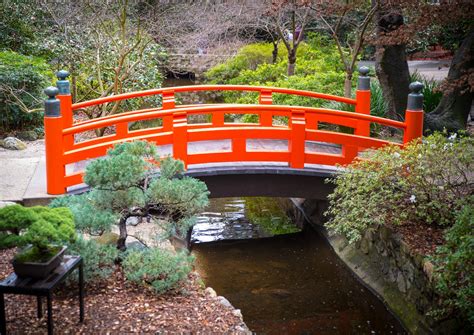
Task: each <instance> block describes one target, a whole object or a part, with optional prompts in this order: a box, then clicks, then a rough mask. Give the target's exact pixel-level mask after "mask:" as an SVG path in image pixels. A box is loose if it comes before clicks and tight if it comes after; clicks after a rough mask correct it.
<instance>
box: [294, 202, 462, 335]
mask: <svg viewBox="0 0 474 335" xmlns="http://www.w3.org/2000/svg"><path fill="white" fill-rule="evenodd" d="M292 200H293V203H294V204H295V206H296V207H297V208H298V209H299V210H300V211H302V213H303V215H304V216H305V218H306V220H307V221H308V222H309V224H311V225H312V226H313V227H314V228H315V229H317V230H318V231H320V232H322V233H323V234H324V235H325V236H326V237H327V238H328V241H329V243H330V244H331V246H332V247H333V249H334V251H335V252H336V253H337V254H338V256H339V257H340V258H341V259H342V260H343V261H344V262H345V263H346V264H347V265H348V266H349V267H350V268H351V269H352V271H353V272H354V273H355V274H356V275H357V276H358V277H359V278H360V279H361V280H362V281H363V282H364V283H365V284H366V286H368V287H369V288H371V289H372V290H373V291H375V293H376V294H377V295H378V296H379V297H380V298H381V299H382V300H383V301H384V302H385V303H386V305H387V306H388V307H389V308H390V309H391V310H392V312H393V313H394V314H395V315H396V316H397V317H398V318H399V319H400V321H401V322H402V323H403V324H404V325H405V327H406V328H407V330H408V331H409V332H410V333H412V334H460V333H462V331H461V328H462V324H461V323H459V322H458V321H457V320H444V321H442V322H435V321H434V320H433V319H432V318H430V317H429V316H427V315H426V313H427V312H429V311H430V309H431V308H432V307H433V306H435V305H436V301H437V297H436V295H435V294H434V290H433V282H432V273H433V266H432V264H431V263H430V262H429V261H428V260H426V259H425V258H424V257H423V256H421V255H419V254H416V253H414V252H412V251H411V250H410V248H409V247H408V245H407V244H406V243H405V242H403V241H402V239H401V236H400V234H398V233H396V232H394V231H393V230H391V229H389V228H387V227H379V228H377V229H370V230H368V231H367V232H366V234H365V235H364V236H363V238H362V239H361V240H360V241H359V242H358V243H355V244H352V245H350V244H348V242H347V240H346V239H345V238H344V237H342V236H330V235H328V234H327V231H326V229H325V228H324V227H323V224H324V222H325V218H324V215H323V213H324V212H325V210H326V209H327V206H328V204H327V201H321V200H309V199H292Z"/></svg>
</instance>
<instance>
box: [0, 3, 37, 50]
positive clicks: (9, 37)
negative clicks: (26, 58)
mask: <svg viewBox="0 0 474 335" xmlns="http://www.w3.org/2000/svg"><path fill="white" fill-rule="evenodd" d="M45 15H46V13H45V12H44V11H43V10H42V9H41V8H39V6H32V5H31V1H29V0H15V1H10V0H6V1H2V2H1V3H0V50H12V51H16V52H20V53H31V52H34V51H36V49H37V43H38V42H37V38H38V36H37V32H38V30H39V29H41V28H43V27H44V17H45Z"/></svg>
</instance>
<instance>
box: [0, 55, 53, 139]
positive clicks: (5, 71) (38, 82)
mask: <svg viewBox="0 0 474 335" xmlns="http://www.w3.org/2000/svg"><path fill="white" fill-rule="evenodd" d="M52 77H53V74H52V72H51V71H50V68H49V66H48V64H47V63H46V61H45V60H44V59H42V58H38V57H29V56H24V55H21V54H18V53H16V52H12V51H0V131H10V130H17V129H33V128H35V127H41V126H42V124H43V113H42V111H41V110H42V107H43V97H44V94H43V89H44V88H45V87H46V86H48V85H49V83H50V81H51V78H52Z"/></svg>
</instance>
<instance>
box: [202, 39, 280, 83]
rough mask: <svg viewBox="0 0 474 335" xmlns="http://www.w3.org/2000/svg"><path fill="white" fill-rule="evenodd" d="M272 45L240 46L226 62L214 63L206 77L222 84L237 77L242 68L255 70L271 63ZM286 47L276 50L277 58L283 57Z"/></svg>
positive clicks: (253, 44) (254, 44)
mask: <svg viewBox="0 0 474 335" xmlns="http://www.w3.org/2000/svg"><path fill="white" fill-rule="evenodd" d="M272 51H273V45H272V44H271V43H252V44H248V45H246V46H244V47H242V48H241V49H240V50H239V51H238V52H237V54H236V55H235V56H234V57H232V58H231V59H229V60H227V61H226V62H224V63H222V64H219V65H216V66H214V67H213V68H211V69H210V70H209V71H207V72H206V79H207V80H208V81H210V82H212V83H215V84H223V83H226V82H227V81H228V80H230V79H232V78H235V77H237V76H238V75H239V74H240V73H241V72H242V71H244V70H256V69H257V67H258V66H259V65H261V64H270V63H272ZM286 55H287V52H286V49H284V48H280V49H279V50H278V60H279V61H281V60H283V59H285V57H286Z"/></svg>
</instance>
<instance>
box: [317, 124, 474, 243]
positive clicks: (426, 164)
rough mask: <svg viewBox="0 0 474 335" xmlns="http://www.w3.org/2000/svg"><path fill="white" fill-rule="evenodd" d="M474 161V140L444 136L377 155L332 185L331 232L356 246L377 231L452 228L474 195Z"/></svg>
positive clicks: (386, 148) (384, 150) (373, 155)
mask: <svg viewBox="0 0 474 335" xmlns="http://www.w3.org/2000/svg"><path fill="white" fill-rule="evenodd" d="M473 156H474V139H473V138H471V137H462V138H456V135H452V136H450V137H449V138H447V137H446V136H445V134H440V133H437V134H434V135H432V136H429V137H426V138H425V139H424V141H423V143H418V142H416V141H414V142H412V143H410V144H409V145H407V146H406V147H404V148H403V149H402V148H400V147H398V146H387V147H385V148H382V149H379V150H376V151H374V152H373V153H372V154H371V155H370V157H368V159H367V160H363V161H357V162H354V163H352V164H351V165H349V166H347V168H346V169H345V170H344V172H343V173H341V174H339V175H338V176H337V177H336V178H335V179H333V180H332V182H333V183H334V184H335V186H336V188H335V190H334V192H333V193H332V194H331V195H330V196H329V202H330V205H329V209H328V211H327V213H326V215H328V216H329V218H330V219H329V222H328V223H327V226H328V228H329V229H331V230H333V231H334V232H336V233H339V234H343V235H345V236H346V237H347V238H348V240H349V241H350V242H355V241H357V240H359V239H360V237H361V234H363V232H364V231H365V230H366V229H367V228H368V227H370V226H374V225H385V224H403V223H406V222H411V223H415V224H420V225H431V224H433V225H439V226H447V225H451V224H452V223H453V222H454V216H455V215H456V212H457V211H458V210H459V209H460V208H462V207H463V205H465V204H466V202H467V201H468V200H467V195H469V194H472V192H473V186H472V185H473V181H472V175H469V173H468V171H472V168H473V162H474V157H473Z"/></svg>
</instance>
